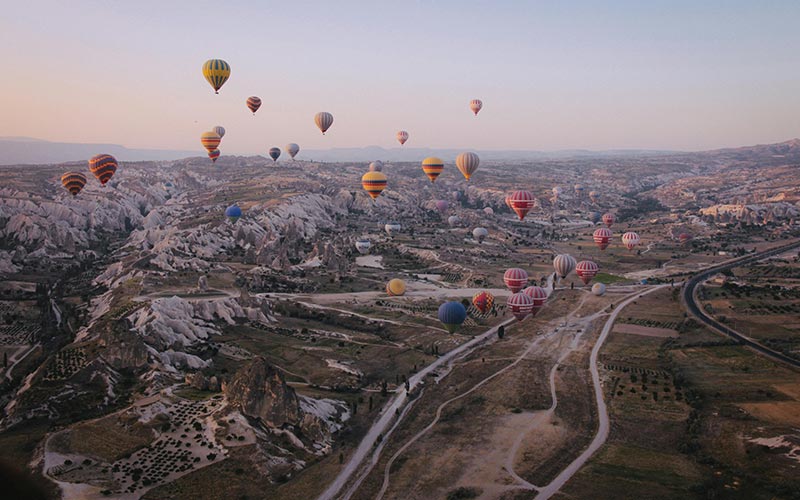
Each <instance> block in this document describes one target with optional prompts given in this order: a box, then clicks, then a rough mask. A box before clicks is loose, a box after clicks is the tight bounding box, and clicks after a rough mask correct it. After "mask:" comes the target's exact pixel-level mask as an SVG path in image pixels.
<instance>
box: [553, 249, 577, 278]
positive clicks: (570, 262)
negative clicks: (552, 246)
mask: <svg viewBox="0 0 800 500" xmlns="http://www.w3.org/2000/svg"><path fill="white" fill-rule="evenodd" d="M577 264H578V263H577V262H576V261H575V259H574V258H573V257H572V256H571V255H569V254H566V253H562V254H560V255H556V257H555V259H553V269H555V270H556V273H558V275H559V276H561V277H562V278H566V277H567V275H568V274H569V273H571V272H572V271H574V270H575V266H576V265H577Z"/></svg>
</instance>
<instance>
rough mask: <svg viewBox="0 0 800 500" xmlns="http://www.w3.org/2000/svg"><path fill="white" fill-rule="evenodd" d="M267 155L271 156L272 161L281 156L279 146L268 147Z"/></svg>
mask: <svg viewBox="0 0 800 500" xmlns="http://www.w3.org/2000/svg"><path fill="white" fill-rule="evenodd" d="M269 157H270V158H272V162H273V163H275V162H276V161H278V158H280V157H281V148H269Z"/></svg>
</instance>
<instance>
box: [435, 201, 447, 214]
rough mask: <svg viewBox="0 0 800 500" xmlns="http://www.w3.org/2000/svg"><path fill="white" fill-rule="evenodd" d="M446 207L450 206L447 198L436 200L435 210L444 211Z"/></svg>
mask: <svg viewBox="0 0 800 500" xmlns="http://www.w3.org/2000/svg"><path fill="white" fill-rule="evenodd" d="M448 208H450V204H449V203H447V200H437V201H436V210H438V211H439V213H441V214H443V213H446V212H447V209H448Z"/></svg>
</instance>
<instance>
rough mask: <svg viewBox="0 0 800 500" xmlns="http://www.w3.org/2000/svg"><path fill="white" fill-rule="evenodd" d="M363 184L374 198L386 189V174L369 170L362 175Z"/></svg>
mask: <svg viewBox="0 0 800 500" xmlns="http://www.w3.org/2000/svg"><path fill="white" fill-rule="evenodd" d="M361 186H362V187H363V188H364V190H365V191H366V192H367V193H368V194H369V195H370V196H371V197H372V199H373V200H374V199H375V198H377V197H378V196H380V195H381V193H382V192H383V190H384V189H386V176H385V175H383V173H381V172H367V173H366V174H364V175H363V176H362V177H361Z"/></svg>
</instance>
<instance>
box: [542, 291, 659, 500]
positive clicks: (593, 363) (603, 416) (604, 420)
mask: <svg viewBox="0 0 800 500" xmlns="http://www.w3.org/2000/svg"><path fill="white" fill-rule="evenodd" d="M668 286H670V285H668V284H665V285H657V286H654V287H653V288H650V289H649V290H645V291H643V292H641V293H637V294H635V295H633V296H631V297H628V298H627V299H625V300H624V301H623V302H622V303H620V304H619V305H618V306H616V307H615V308H614V312H612V313H611V315H610V316H609V317H608V320H606V324H605V325H603V330H602V332H600V337H598V339H597V342H596V343H595V344H594V347H593V348H592V354H591V355H590V356H589V370H590V371H591V372H592V384H593V385H594V399H595V403H596V404H597V416H598V420H599V425H598V426H597V434H595V436H594V439H592V442H591V443H590V444H589V447H588V448H586V449H585V450H584V451H583V453H581V454H580V455H579V456H578V458H576V459H575V460H573V461H572V463H570V464H569V465H568V466H567V467H566V468H565V469H564V470H562V471H561V473H560V474H559V475H558V476H556V478H555V479H553V480H552V481H551V482H550V484H548V485H546V486H542V487H541V488H540V490H539V494H538V495H536V497H535V498H536V500H545V499H547V498H550V497H551V496H553V495H554V494H555V493H556V492H558V490H560V489H561V488H562V487H563V486H564V485H565V484H566V483H567V481H569V480H570V479H571V478H572V476H574V475H575V473H576V472H578V470H580V468H581V467H583V465H584V464H585V463H586V462H587V461H588V460H589V458H591V456H592V455H594V453H595V452H596V451H597V450H598V449H600V447H601V446H603V444H604V443H605V442H606V439H607V438H608V430H609V424H608V410H607V409H606V401H605V398H604V396H603V386H602V385H601V384H600V373H599V372H598V371H597V355H598V353H599V352H600V348H601V347H603V343H604V342H605V340H606V338H607V337H608V335H609V334H610V333H611V328H612V327H613V326H614V322H615V321H616V319H617V316H618V315H619V313H620V312H622V310H623V309H624V308H625V306H627V305H628V304H630V303H631V302H633V301H634V300H636V299H638V298H639V297H641V296H642V295H647V294H649V293H653V292H655V291H656V290H660V289H662V288H665V287H668Z"/></svg>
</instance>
